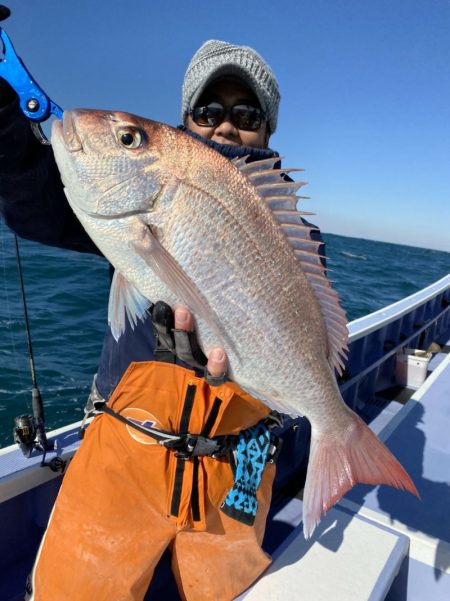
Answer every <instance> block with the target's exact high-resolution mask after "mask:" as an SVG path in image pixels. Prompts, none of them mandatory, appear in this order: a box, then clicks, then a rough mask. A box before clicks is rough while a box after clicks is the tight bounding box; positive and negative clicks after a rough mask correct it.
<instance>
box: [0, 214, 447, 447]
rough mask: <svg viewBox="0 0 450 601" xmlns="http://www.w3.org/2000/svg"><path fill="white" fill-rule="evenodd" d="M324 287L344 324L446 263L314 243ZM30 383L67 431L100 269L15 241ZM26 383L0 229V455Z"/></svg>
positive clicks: (88, 349)
mask: <svg viewBox="0 0 450 601" xmlns="http://www.w3.org/2000/svg"><path fill="white" fill-rule="evenodd" d="M324 238H325V241H326V244H327V256H328V267H329V268H330V274H329V276H330V279H332V280H333V281H334V282H335V283H334V286H335V288H336V289H337V290H338V292H339V294H340V296H341V300H342V304H343V306H344V308H345V309H346V311H347V315H348V318H349V320H353V319H356V318H357V317H361V316H362V315H365V314H367V313H370V312H372V311H375V310H376V309H379V308H381V307H384V306H386V305H388V304H390V303H392V302H395V301H397V300H399V299H401V298H403V297H404V296H407V295H409V294H412V293H414V292H416V291H417V290H420V289H421V288H423V287H425V286H427V285H429V284H431V283H433V282H435V281H436V280H438V279H439V278H441V277H443V276H444V275H446V274H448V273H450V254H449V253H445V252H439V251H434V250H426V249H421V248H413V247H409V246H401V245H396V244H387V243H383V242H373V241H369V240H362V239H358V238H348V237H343V236H337V235H334V234H324ZM19 244H20V250H21V257H22V269H23V275H24V281H25V292H26V297H27V305H28V314H29V321H30V328H31V336H32V345H33V352H34V356H35V363H36V376H37V382H38V385H39V388H40V390H41V393H42V397H43V400H44V403H45V417H46V425H47V428H48V429H54V428H56V427H59V426H62V425H65V424H67V423H70V422H73V421H77V420H79V419H81V418H82V416H83V407H84V403H85V401H86V398H87V395H88V393H89V389H90V386H91V381H92V376H93V374H94V373H95V371H96V366H97V361H98V357H99V354H100V350H101V346H102V342H103V335H104V332H105V327H106V315H107V303H108V291H109V276H108V265H107V263H106V261H105V260H103V259H101V258H99V257H95V256H91V255H84V254H80V253H76V252H72V251H64V250H60V249H54V248H50V247H46V246H43V245H40V244H36V243H32V242H28V241H26V240H20V242H19ZM30 390H31V378H30V370H29V361H28V355H27V340H26V335H25V325H24V315H23V309H22V305H21V300H20V288H19V280H18V275H17V264H16V258H15V247H14V238H13V235H12V234H11V232H10V231H9V230H8V229H7V228H6V226H5V225H4V224H3V223H2V222H0V446H6V445H9V444H12V442H13V440H12V429H13V424H14V417H15V416H16V415H19V414H21V413H26V412H31V392H30Z"/></svg>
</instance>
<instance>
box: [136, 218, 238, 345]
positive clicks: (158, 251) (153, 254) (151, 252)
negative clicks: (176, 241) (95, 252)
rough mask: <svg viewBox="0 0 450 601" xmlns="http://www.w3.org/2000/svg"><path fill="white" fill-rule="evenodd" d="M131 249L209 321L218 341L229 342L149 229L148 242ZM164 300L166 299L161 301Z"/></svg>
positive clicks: (192, 285)
mask: <svg viewBox="0 0 450 601" xmlns="http://www.w3.org/2000/svg"><path fill="white" fill-rule="evenodd" d="M132 246H133V248H134V250H135V251H136V252H137V253H138V255H139V256H140V257H141V258H142V259H143V260H144V261H145V262H146V263H147V265H148V266H149V267H150V268H151V269H152V270H153V272H154V273H155V275H156V276H157V277H158V278H159V279H160V280H161V281H163V282H164V283H165V284H166V286H167V287H168V288H169V289H170V290H172V292H173V293H174V294H176V295H177V296H178V297H179V298H180V299H181V300H182V301H183V303H185V304H186V306H187V307H188V308H189V309H190V310H191V311H192V312H193V313H195V314H196V315H198V316H200V317H201V318H202V319H204V320H205V321H206V323H207V324H208V325H209V327H210V328H211V329H212V330H213V331H214V332H215V333H216V334H217V335H218V337H219V340H221V341H223V340H224V339H226V340H227V341H228V343H229V344H230V345H231V346H233V344H232V342H231V341H230V340H229V339H228V337H227V335H226V333H224V332H223V331H222V328H221V326H220V322H219V319H218V317H217V315H216V314H215V313H214V311H213V310H212V309H211V307H210V306H209V305H208V303H207V301H206V300H205V298H204V297H203V295H202V294H201V292H200V291H199V290H198V288H197V286H196V285H195V283H194V282H193V281H192V280H191V278H190V277H189V276H188V275H187V274H186V273H185V272H184V271H183V269H182V268H181V267H180V265H179V264H178V263H177V261H176V260H175V259H174V258H173V257H172V255H171V254H170V253H169V252H168V251H167V250H166V249H165V248H164V247H163V245H162V244H161V243H160V242H159V240H158V239H157V237H156V236H155V234H154V233H153V232H152V231H151V229H150V227H148V229H147V232H146V235H145V238H144V239H143V240H142V241H140V242H133V243H132ZM162 300H164V299H162Z"/></svg>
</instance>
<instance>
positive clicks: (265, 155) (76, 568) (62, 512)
mask: <svg viewBox="0 0 450 601" xmlns="http://www.w3.org/2000/svg"><path fill="white" fill-rule="evenodd" d="M6 93H8V92H6ZM279 98H280V97H279V91H278V85H277V82H276V79H275V77H274V75H273V73H272V71H271V70H270V68H269V67H268V65H267V64H266V63H265V61H264V60H263V59H262V58H261V57H260V56H259V54H257V53H256V52H255V51H254V50H252V49H251V48H248V47H245V46H234V45H232V44H228V43H226V42H219V41H209V42H207V43H206V44H204V45H203V46H202V47H201V48H200V49H199V50H198V52H197V53H196V54H195V55H194V57H193V59H192V61H191V63H190V65H189V67H188V69H187V72H186V76H185V80H184V84H183V107H182V115H183V122H184V127H182V128H181V131H180V129H178V130H175V129H173V128H170V127H168V126H165V125H162V124H158V123H155V122H151V121H148V120H145V119H142V118H139V117H135V116H132V115H127V114H125V113H112V112H101V111H84V110H78V111H66V113H65V115H64V121H63V124H61V123H59V122H55V123H54V127H53V135H52V145H53V153H54V156H55V158H56V162H57V165H58V168H59V172H60V173H61V177H62V180H63V184H64V188H65V195H66V197H67V199H68V201H69V204H70V207H71V208H70V207H69V204H68V203H67V202H66V201H65V199H64V194H63V185H62V183H61V177H60V175H59V173H58V170H57V168H56V165H55V162H54V157H53V153H52V152H51V150H49V149H43V148H42V147H38V143H37V142H35V141H34V140H33V139H32V136H31V135H30V133H29V131H28V129H27V127H25V125H24V122H22V123H20V115H19V114H18V111H17V107H16V106H14V103H12V104H9V105H8V106H6V107H5V108H4V109H3V110H2V114H0V145H1V146H0V154H1V153H3V157H2V159H1V163H2V164H1V165H0V169H1V170H2V173H3V175H2V178H1V183H0V208H1V210H2V212H3V214H4V217H5V220H6V221H7V223H8V224H9V225H10V226H11V227H12V228H13V229H15V230H16V231H17V233H19V234H20V235H22V236H24V237H28V238H31V239H34V240H38V241H41V242H44V243H47V244H53V245H55V246H62V247H64V248H72V249H76V250H80V251H84V252H98V253H101V254H103V255H104V256H105V257H107V258H108V260H109V261H110V262H111V264H112V265H113V266H114V268H115V273H114V277H113V280H112V285H111V293H110V302H109V312H108V319H109V326H110V327H109V330H108V333H107V336H106V339H105V344H104V347H103V351H102V355H101V358H100V365H99V369H98V374H97V380H96V390H95V391H94V394H93V396H92V400H93V403H94V405H95V406H96V407H97V408H98V409H99V410H100V411H101V412H102V414H101V415H100V416H98V417H96V418H95V420H94V421H93V423H92V424H91V425H90V426H89V428H88V429H87V434H86V438H85V440H84V442H83V444H82V445H81V447H80V450H79V451H78V452H77V454H76V456H75V459H74V460H73V462H72V464H71V466H70V468H69V471H68V474H67V476H66V478H65V480H64V483H63V486H62V488H61V491H60V494H59V496H58V500H57V503H56V505H55V509H54V511H53V514H52V517H51V521H50V524H49V528H48V530H47V533H46V535H45V537H44V540H43V543H42V545H41V550H40V552H39V555H38V559H37V561H36V565H35V569H34V572H33V578H32V588H33V590H34V593H31V596H30V598H31V599H35V600H41V599H42V600H45V601H48V600H49V599H58V600H59V599H65V598H67V599H69V598H70V599H71V600H73V599H79V600H80V601H81V600H82V599H91V598H95V597H98V598H101V599H103V598H104V599H106V598H108V599H121V600H122V599H124V600H125V599H127V600H138V599H143V597H144V595H145V592H146V590H147V587H148V584H149V582H150V580H151V578H152V576H153V571H154V569H155V566H156V564H157V563H158V560H159V558H160V557H161V555H162V553H163V552H164V550H165V549H166V548H167V547H170V549H171V551H172V569H173V572H174V575H175V579H176V581H177V585H178V590H179V592H180V595H181V597H182V598H184V599H187V600H191V599H194V598H195V599H197V598H198V597H200V598H202V599H208V600H209V599H211V600H213V599H214V600H223V601H226V600H231V599H233V598H234V597H235V596H236V595H238V594H239V593H240V592H241V591H242V590H244V589H245V588H246V587H247V586H249V585H250V584H251V582H253V581H254V580H255V579H256V578H257V577H258V576H259V575H260V574H261V572H262V571H263V570H264V569H265V568H266V567H267V565H268V564H269V562H270V559H269V558H268V557H267V555H266V554H265V553H264V552H263V551H262V550H261V542H262V536H263V533H264V527H265V520H266V516H267V511H268V508H269V504H270V498H271V487H272V481H273V477H274V466H273V463H272V460H273V456H274V450H275V447H276V440H275V439H274V437H273V435H272V433H271V429H272V426H273V424H274V423H275V418H274V414H273V412H271V409H275V410H278V411H282V412H283V413H290V414H294V415H307V416H308V418H309V420H310V422H311V424H312V447H311V459H310V463H309V467H308V477H307V481H306V486H305V493H304V507H305V510H304V531H305V534H306V536H310V535H311V534H312V531H313V530H314V528H315V525H316V524H317V522H318V521H319V519H320V516H321V514H322V512H323V511H326V510H327V509H328V508H329V507H331V506H332V504H333V503H335V502H336V501H337V500H338V499H339V498H340V497H341V496H342V495H343V494H344V493H345V492H346V491H347V490H349V489H350V488H351V487H352V486H353V485H354V484H355V483H357V482H367V483H381V482H383V483H387V484H390V485H393V486H396V487H398V488H405V489H407V490H409V491H410V492H413V493H416V490H415V487H414V485H413V483H412V482H411V480H410V479H409V477H408V475H407V474H406V473H405V472H404V470H403V468H402V467H401V466H400V465H399V464H398V462H397V461H396V460H395V459H394V457H393V456H392V455H391V454H390V452H389V451H388V450H387V449H386V448H385V447H384V446H383V445H382V444H381V443H380V442H379V441H378V440H377V439H376V437H375V436H374V435H373V434H372V433H371V431H370V430H369V429H368V428H367V427H366V426H365V424H363V423H362V422H361V420H360V419H359V418H358V417H357V416H356V415H355V414H354V413H353V412H351V411H350V409H349V408H348V407H346V406H345V404H344V403H343V401H342V399H341V397H340V394H339V390H338V388H337V385H336V380H335V376H334V371H335V370H337V371H338V372H340V371H341V370H342V366H343V358H344V357H345V350H346V334H347V331H346V323H345V315H344V312H343V311H342V309H341V307H340V306H339V302H338V298H337V295H336V293H335V292H334V291H333V290H332V288H331V286H330V284H329V282H328V280H327V279H326V276H325V274H324V267H323V263H322V257H321V253H320V248H321V247H322V243H321V241H320V240H317V239H314V238H315V236H316V234H315V232H314V228H312V227H311V226H310V224H308V223H307V222H306V221H304V219H303V218H302V217H301V213H299V212H298V211H297V210H296V205H297V200H298V198H297V197H296V196H295V191H296V190H297V189H298V188H300V187H301V185H302V183H301V182H300V183H295V182H293V181H292V180H290V179H289V178H288V177H287V176H286V174H287V173H288V171H289V170H286V169H283V170H282V169H280V168H277V164H278V163H279V159H278V158H277V157H278V155H277V154H276V153H274V152H273V151H271V150H269V149H268V142H269V138H270V135H271V134H272V133H273V132H274V131H275V128H276V124H277V114H278V104H279ZM0 100H1V98H0ZM2 131H3V135H1V134H2ZM8 142H9V144H8ZM230 159H231V160H230ZM291 171H292V170H291ZM18 174H20V176H19V175H18ZM18 182H20V185H22V184H23V189H21V191H20V192H18ZM72 210H73V212H74V213H75V215H76V217H75V216H74V214H73V213H72ZM77 218H78V219H77ZM83 228H84V229H83ZM84 230H86V232H88V234H89V236H90V237H89V236H88V235H87V234H85V233H84ZM91 238H92V240H94V242H92V241H91ZM94 243H95V244H94ZM156 299H162V300H163V301H164V302H165V304H160V303H156V305H154V306H151V305H150V301H155V300H156ZM177 304H181V305H183V306H184V307H187V308H188V309H189V310H188V309H186V308H180V309H178V311H177V312H176V315H175V331H173V328H172V324H171V323H170V319H171V316H170V312H169V311H167V306H176V305H177ZM150 314H152V315H153V320H154V321H155V322H156V323H155V326H156V330H157V333H158V337H159V342H160V347H161V346H162V347H164V346H168V347H169V348H171V349H172V350H173V351H174V350H176V348H177V349H181V355H182V357H184V358H187V359H189V361H188V362H189V363H190V364H191V365H194V366H195V367H197V368H200V366H201V365H202V363H204V362H203V361H202V357H201V353H199V352H198V349H195V340H194V339H193V337H188V336H186V335H185V334H183V331H185V330H191V329H192V328H193V326H194V322H195V326H196V330H197V332H198V335H199V341H200V345H201V347H202V349H203V351H204V352H205V354H206V355H207V356H209V364H208V366H207V373H206V378H204V377H202V374H201V373H200V372H199V371H196V372H194V371H192V370H191V369H187V367H186V365H176V364H174V363H171V362H167V361H162V362H159V361H158V360H157V359H158V353H157V352H156V353H155V331H154V328H153V327H152V322H151V316H150ZM182 322H183V323H182ZM263 322H264V329H262V328H261V323H263ZM179 330H181V332H180V331H179ZM279 348H283V349H284V353H282V356H280V353H279ZM161 350H162V352H163V353H164V350H163V349H161V348H159V349H156V351H161ZM225 353H226V356H227V357H228V360H229V366H228V373H229V376H230V378H231V380H233V382H232V381H223V378H221V377H220V376H221V375H222V373H221V372H223V370H224V369H225V365H226V363H225V358H226V357H225ZM208 372H209V373H208ZM103 399H108V403H107V405H106V404H105V403H104V402H103ZM80 507H81V508H82V510H80ZM67 541H70V544H69V543H68V542H67ZM110 555H113V556H114V561H112V560H111V559H110ZM118 557H120V564H117V563H116V561H117V558H118ZM56 560H57V561H58V565H59V569H58V570H57V571H55V570H54V567H53V566H54V562H55V561H56ZM55 572H56V573H55ZM88 574H89V575H88Z"/></svg>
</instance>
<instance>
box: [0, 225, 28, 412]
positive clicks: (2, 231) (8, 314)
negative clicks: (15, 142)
mask: <svg viewBox="0 0 450 601" xmlns="http://www.w3.org/2000/svg"><path fill="white" fill-rule="evenodd" d="M7 231H8V230H7V229H6V228H5V227H4V225H3V223H2V222H1V221H0V248H1V257H2V262H1V263H2V272H3V277H2V283H3V286H2V287H3V291H4V297H3V298H4V311H3V314H4V316H5V318H6V319H7V322H9V324H8V323H7V324H5V329H6V330H8V332H9V338H10V347H11V354H12V357H11V358H12V361H13V362H14V367H15V371H16V374H17V379H18V381H19V382H18V383H19V388H20V389H19V391H15V392H16V393H17V392H18V393H20V394H21V395H22V397H23V401H24V403H26V405H27V407H28V408H29V409H31V405H30V401H29V397H28V396H27V395H25V391H26V390H27V389H28V383H26V382H25V380H24V377H23V366H21V365H19V361H18V357H19V356H21V353H19V351H18V350H17V345H16V340H15V336H14V331H13V327H12V326H13V324H14V322H15V321H16V318H15V317H14V313H13V303H12V301H11V298H10V293H9V291H8V286H7V281H8V274H7V263H6V258H7V255H8V254H9V251H8V252H7V250H6V244H5V236H6V232H7ZM8 247H9V245H8ZM2 350H3V349H2ZM5 350H6V349H5Z"/></svg>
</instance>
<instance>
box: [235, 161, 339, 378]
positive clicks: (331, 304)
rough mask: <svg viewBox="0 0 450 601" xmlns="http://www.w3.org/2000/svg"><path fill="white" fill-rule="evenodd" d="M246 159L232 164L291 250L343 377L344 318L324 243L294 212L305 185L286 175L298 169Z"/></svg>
mask: <svg viewBox="0 0 450 601" xmlns="http://www.w3.org/2000/svg"><path fill="white" fill-rule="evenodd" d="M246 159H247V157H243V158H239V159H235V160H234V161H233V163H234V165H235V166H236V167H237V168H238V169H239V170H240V171H241V172H242V173H243V174H244V175H245V176H246V177H247V178H248V179H249V181H250V182H251V183H252V184H253V185H254V186H255V188H256V190H257V192H258V193H259V195H260V196H261V197H262V198H263V199H264V200H265V202H266V204H267V205H268V207H269V208H270V209H271V211H272V214H273V216H274V217H275V219H276V220H277V222H278V224H279V226H280V228H281V230H282V231H283V233H284V234H285V236H286V238H287V241H288V242H289V244H290V246H291V247H292V248H293V249H294V254H295V256H296V257H297V259H298V261H299V263H300V266H301V269H302V271H303V273H304V274H305V276H306V278H307V280H308V282H309V284H310V285H311V287H312V289H313V290H314V293H315V295H316V298H317V300H318V301H319V305H320V308H321V312H322V315H323V318H324V321H325V324H326V328H327V333H328V343H329V346H328V360H329V363H330V365H331V366H332V367H333V368H335V369H336V370H337V372H338V373H339V375H342V372H343V369H344V361H345V359H346V358H347V350H348V347H347V340H348V330H347V318H346V315H345V311H344V310H343V309H342V307H341V305H340V302H339V296H338V294H337V292H336V291H335V290H334V289H333V288H332V286H331V281H330V280H329V279H328V278H327V276H326V272H327V269H326V267H325V265H324V264H323V259H324V258H325V257H324V256H323V255H321V254H320V250H321V247H322V246H323V242H321V241H320V240H315V239H314V237H313V236H312V235H311V234H312V232H314V231H316V232H317V231H318V230H317V228H316V227H315V226H313V225H312V224H310V223H308V222H307V221H305V220H304V219H303V218H302V217H303V216H305V215H311V213H309V212H308V213H306V212H302V211H298V210H297V204H298V201H299V200H302V199H305V198H308V197H306V196H299V195H297V194H296V192H297V191H298V190H299V189H300V188H301V187H302V186H304V185H306V182H294V181H292V180H291V179H290V178H288V177H287V174H288V173H292V172H293V171H301V169H275V168H274V167H275V165H276V163H278V162H279V161H280V160H281V159H280V158H279V157H276V158H271V159H264V160H262V161H254V162H251V163H247V162H246Z"/></svg>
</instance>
